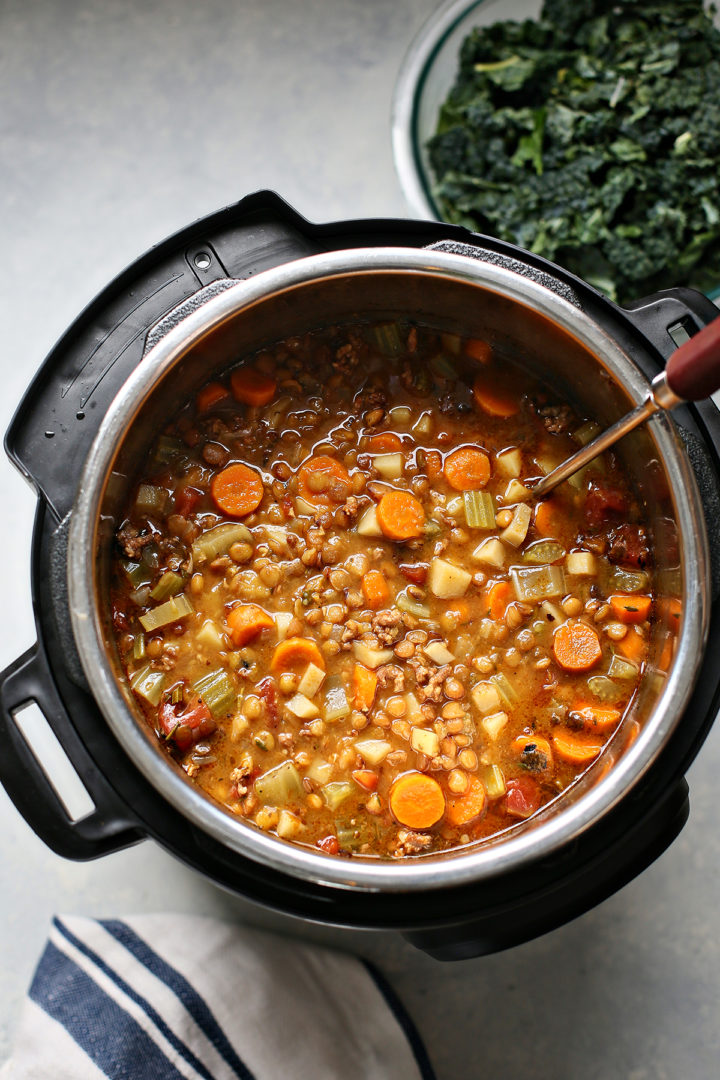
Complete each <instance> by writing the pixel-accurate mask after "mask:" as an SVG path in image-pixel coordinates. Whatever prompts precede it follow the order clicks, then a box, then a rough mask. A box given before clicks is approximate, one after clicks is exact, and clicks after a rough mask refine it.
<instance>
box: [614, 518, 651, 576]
mask: <svg viewBox="0 0 720 1080" xmlns="http://www.w3.org/2000/svg"><path fill="white" fill-rule="evenodd" d="M607 557H608V559H609V560H610V562H611V563H625V564H627V565H628V566H638V567H640V568H642V567H644V566H648V565H649V563H650V548H649V546H648V541H647V534H646V532H645V529H644V528H643V526H642V525H620V526H618V528H617V529H613V530H612V532H611V533H610V547H609V548H608V553H607Z"/></svg>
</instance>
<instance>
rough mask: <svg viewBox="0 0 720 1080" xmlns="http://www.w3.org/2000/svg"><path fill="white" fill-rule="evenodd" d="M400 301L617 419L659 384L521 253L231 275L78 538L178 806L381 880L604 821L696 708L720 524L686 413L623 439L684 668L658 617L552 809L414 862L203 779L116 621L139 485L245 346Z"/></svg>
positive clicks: (139, 399)
mask: <svg viewBox="0 0 720 1080" xmlns="http://www.w3.org/2000/svg"><path fill="white" fill-rule="evenodd" d="M398 314H407V315H408V316H410V317H412V318H416V319H418V320H420V321H422V322H425V323H429V324H431V325H434V326H436V327H438V328H439V329H446V330H453V329H457V330H460V331H461V332H463V333H465V334H474V335H482V336H486V337H488V338H489V339H490V340H491V341H493V342H494V344H495V345H496V347H497V349H498V351H499V352H500V353H501V354H503V353H504V354H505V355H507V356H509V357H512V358H513V359H515V360H517V361H518V362H519V363H521V364H523V365H525V366H526V367H527V369H528V370H530V371H532V372H534V373H537V374H540V375H541V376H543V377H545V378H547V379H548V380H549V381H550V382H551V383H552V384H553V386H554V387H555V389H556V390H557V392H558V394H559V395H567V396H568V398H569V399H570V400H571V401H573V402H574V404H575V405H576V406H577V407H578V409H579V410H580V411H581V412H585V413H586V414H588V415H591V416H594V417H596V418H597V419H598V420H599V421H600V422H601V423H608V422H610V421H612V420H614V419H617V418H618V417H619V416H620V415H621V414H622V413H623V412H625V411H627V410H628V409H629V408H630V407H631V406H632V405H635V404H637V403H638V402H639V401H640V400H641V399H642V398H643V396H644V394H645V392H646V390H647V386H648V383H647V380H646V378H645V377H644V375H643V374H642V373H641V372H640V371H639V369H638V368H637V367H636V366H635V364H634V363H633V362H632V360H631V359H630V358H629V357H628V356H627V355H626V354H625V353H624V352H623V351H622V350H621V349H620V347H619V346H618V344H617V342H616V341H615V340H614V339H613V338H612V337H611V336H610V335H609V334H608V332H607V331H606V330H605V329H604V328H603V327H602V326H601V325H599V324H598V323H597V322H595V321H593V320H591V319H590V318H589V317H588V316H587V315H586V314H585V313H584V312H583V311H582V310H580V308H578V307H576V306H574V304H573V303H572V302H570V301H569V300H567V299H564V298H562V297H561V296H559V295H557V294H556V293H555V292H553V291H551V289H550V288H547V287H545V286H544V285H543V284H541V283H538V282H537V281H535V280H532V279H529V278H528V277H526V276H524V275H523V274H521V273H516V272H515V271H514V270H512V269H506V268H505V267H502V266H497V265H493V264H489V263H482V262H477V261H475V260H473V259H470V258H466V257H464V256H462V255H458V254H447V253H444V252H438V251H430V250H416V249H405V248H371V249H354V250H352V251H340V252H333V253H328V254H322V255H317V256H312V257H309V258H306V259H300V260H298V261H295V262H292V263H287V264H285V265H283V266H281V267H279V268H276V269H273V270H269V271H266V272H265V273H262V274H259V275H257V276H256V277H254V278H250V279H248V280H246V281H242V282H238V283H237V284H234V285H232V286H230V287H229V288H227V289H226V291H224V292H222V293H221V294H220V295H216V296H214V297H213V298H211V299H210V300H209V301H208V302H207V303H206V304H204V305H203V306H202V307H200V308H199V309H197V310H195V311H194V312H193V313H192V314H190V315H189V316H188V317H187V318H185V319H184V320H183V321H182V322H181V323H180V324H179V325H177V326H175V328H174V329H171V330H170V331H169V332H168V333H167V335H166V336H164V337H162V338H161V339H160V340H159V341H158V342H157V344H155V345H154V347H153V348H152V349H151V350H150V351H149V352H148V353H147V355H146V356H145V358H144V359H143V361H142V362H141V364H140V365H139V366H138V367H137V369H136V370H135V372H134V373H133V375H132V376H131V378H129V379H128V380H127V382H126V383H125V384H124V386H123V387H122V389H121V391H120V393H119V394H118V395H117V397H116V398H115V399H114V401H113V402H112V404H111V406H110V408H109V410H108V412H107V415H106V417H105V419H104V421H103V423H102V425H101V427H100V429H99V431H98V434H97V437H96V438H95V441H94V443H93V445H92V448H91V451H90V453H89V455H88V458H87V460H86V463H85V467H84V470H83V473H82V477H81V481H80V485H79V489H78V494H77V498H76V503H75V508H74V510H73V515H72V522H71V527H70V537H69V554H68V579H69V580H68V584H69V596H70V610H71V620H72V629H73V633H74V636H75V640H76V644H77V647H78V651H79V654H80V658H81V661H82V664H83V668H84V670H85V674H86V677H87V680H88V683H89V685H90V688H91V691H92V693H93V695H94V697H95V699H96V701H97V703H98V705H99V707H100V709H101V711H102V713H103V716H104V718H105V720H106V721H107V723H108V725H109V726H110V728H111V730H112V732H113V733H114V735H115V736H116V737H117V739H118V740H119V742H120V743H121V744H122V746H123V747H124V749H125V752H126V753H127V754H128V756H129V757H130V759H131V760H132V761H133V762H134V763H135V765H136V766H137V768H138V769H139V770H140V771H141V772H142V774H143V775H144V776H145V777H146V779H147V780H148V781H149V782H150V783H151V784H152V785H153V786H154V787H155V788H156V789H157V790H158V791H159V792H160V793H161V795H162V796H164V798H165V799H166V800H167V803H168V813H172V812H175V813H179V814H182V815H183V816H184V817H185V818H186V819H189V820H190V821H191V822H192V823H193V824H194V825H195V826H196V827H197V828H198V829H200V830H202V831H203V832H204V833H206V834H208V835H210V836H212V837H214V838H215V839H216V840H217V841H219V842H221V843H222V844H223V845H225V846H226V848H228V849H230V850H232V851H236V852H238V853H240V854H242V855H243V856H246V857H248V858H250V859H253V860H255V861H257V862H260V863H264V864H267V865H269V866H271V867H273V868H274V869H276V870H279V871H282V872H285V873H287V874H290V875H294V876H296V877H298V878H303V879H307V880H310V881H313V882H316V883H320V884H327V885H333V886H335V887H342V888H347V889H356V890H372V891H378V890H379V891H409V890H426V889H435V888H444V887H449V886H456V885H461V884H466V883H469V882H478V883H479V882H482V881H487V880H489V879H490V878H491V877H493V876H495V875H498V874H501V873H503V872H505V871H508V870H510V869H513V870H516V869H518V868H520V867H523V866H529V865H530V863H532V862H533V861H534V860H535V859H538V858H541V857H545V856H549V855H551V854H553V853H555V852H556V851H558V850H559V849H560V848H561V847H563V845H565V844H567V843H568V842H569V841H570V840H572V839H573V838H575V837H576V836H578V835H579V834H580V833H582V832H583V831H584V830H586V829H588V828H590V827H591V826H592V825H594V824H596V823H597V822H599V821H600V819H601V818H602V817H603V815H604V814H606V813H607V812H608V811H609V810H610V809H611V808H612V807H613V806H615V805H616V804H617V802H618V801H619V800H620V799H621V798H622V796H623V795H625V794H626V793H627V792H628V790H629V789H630V788H631V787H632V786H633V785H634V784H636V783H637V782H638V780H639V779H640V777H642V776H643V774H644V773H645V772H646V771H647V769H648V768H650V766H651V765H652V763H653V761H654V760H655V759H656V757H657V756H658V754H659V753H660V752H661V750H662V749H663V747H664V746H665V744H666V742H667V740H668V739H669V737H670V735H671V733H672V732H673V730H674V728H675V726H676V725H677V724H678V723H680V722H681V720H682V715H683V710H684V708H685V705H686V703H687V701H688V699H689V696H690V693H691V690H692V687H693V684H694V681H695V678H696V675H697V672H698V669H699V667H700V663H701V660H702V655H703V651H704V647H705V641H706V636H707V628H708V612H709V570H708V567H709V559H708V546H707V536H706V531H705V524H704V517H703V511H702V506H701V503H700V497H699V494H698V490H697V486H696V483H695V478H694V475H693V473H692V470H691V467H690V464H689V461H688V459H687V457H686V455H685V452H684V450H683V448H682V445H681V443H680V441H679V439H678V437H677V435H676V431H675V428H674V425H673V424H672V422H671V421H670V420H669V419H668V418H667V417H665V416H660V417H656V418H655V419H653V420H652V421H651V422H650V424H649V425H647V428H646V429H645V430H643V431H638V432H636V433H634V434H633V435H632V436H630V437H628V438H627V439H626V440H625V441H624V443H623V444H622V447H621V451H620V452H621V454H622V455H623V457H624V462H625V466H626V468H627V470H628V472H629V474H630V476H631V478H632V480H633V482H634V484H635V486H636V488H637V490H638V491H639V492H640V494H641V496H642V498H643V499H644V501H645V504H646V507H647V513H648V516H649V518H650V522H651V524H652V526H653V531H654V535H655V537H656V550H655V556H656V563H657V581H658V587H659V589H660V590H662V589H663V588H667V590H668V592H670V591H672V590H673V589H674V588H678V590H679V591H680V593H681V595H682V596H683V597H684V598H685V604H684V610H683V615H682V620H681V626H680V630H679V633H678V641H677V644H676V649H675V655H674V659H673V662H672V665H671V667H670V669H669V671H668V672H667V673H664V672H662V671H660V670H658V669H656V668H654V667H653V663H652V660H653V656H655V655H657V654H658V651H659V650H660V649H661V648H662V645H663V640H662V636H663V634H667V633H668V632H669V631H667V629H666V628H663V626H662V625H661V624H658V626H657V627H656V629H655V631H654V640H653V643H652V646H651V653H650V662H649V670H648V673H647V675H646V677H645V679H644V681H643V685H642V687H641V690H640V691H639V693H638V694H637V695H636V698H635V699H634V701H633V703H632V705H631V707H630V709H629V712H628V715H627V716H626V718H625V719H624V721H623V724H622V725H621V727H620V728H619V729H618V731H617V732H616V734H615V735H614V736H613V738H612V740H611V742H610V744H609V746H608V747H607V748H606V750H605V751H604V752H603V754H602V755H601V756H600V758H599V759H598V760H597V761H596V762H595V763H594V764H593V766H592V767H591V768H590V769H589V771H588V772H587V773H586V774H585V775H584V776H583V777H582V778H581V780H580V781H579V782H578V783H576V784H575V785H573V787H572V788H570V789H569V790H568V791H566V792H564V793H563V795H562V796H560V797H559V798H558V799H557V800H555V801H554V802H553V803H552V804H550V806H549V807H546V808H545V809H544V810H543V811H542V812H541V813H539V814H538V815H536V816H535V817H534V818H532V819H530V820H529V821H527V822H524V823H521V824H518V825H517V826H515V827H514V828H512V829H511V830H509V831H508V832H506V833H504V834H503V835H502V836H501V837H500V838H496V839H494V840H490V841H485V842H482V843H479V844H477V845H474V846H472V847H470V848H464V849H462V850H457V851H454V852H448V853H444V854H441V855H429V856H418V857H414V858H411V859H405V860H384V859H379V858H364V857H357V856H355V857H353V858H352V859H349V858H346V857H340V856H331V855H326V854H324V853H322V852H320V851H318V850H315V849H310V848H304V847H301V846H298V845H296V844H293V843H289V842H287V841H283V840H280V839H278V838H277V837H274V836H271V835H269V834H266V833H264V832H262V831H261V830H260V829H257V828H256V827H254V826H253V825H252V824H250V823H247V822H245V821H244V820H242V819H239V818H238V817H236V816H235V815H233V814H232V813H231V812H230V811H227V810H225V809H223V807H222V806H220V805H219V804H217V803H215V802H214V801H213V800H212V799H210V798H209V797H207V796H205V795H204V794H203V793H202V792H201V790H200V789H199V788H197V787H196V786H195V785H194V784H193V783H192V782H191V781H190V780H188V779H187V777H186V775H185V773H184V772H183V771H182V770H181V769H180V768H179V767H178V766H176V765H175V763H174V762H173V761H171V760H170V759H169V758H168V756H167V755H166V753H165V752H164V751H163V750H162V749H161V748H160V747H159V746H158V744H157V740H156V738H155V735H154V733H152V732H151V731H150V730H149V729H148V726H147V724H146V722H145V720H144V719H143V717H142V715H141V713H140V711H139V709H138V708H137V706H136V704H135V702H134V700H133V695H132V693H131V691H130V690H129V687H128V685H127V683H126V680H125V679H124V676H123V675H122V673H121V668H120V664H119V659H118V656H117V653H116V650H115V647H114V644H113V641H112V635H111V633H110V632H109V628H108V613H109V603H108V567H109V561H110V557H111V551H112V544H113V533H114V530H115V528H116V524H117V515H118V513H119V512H120V509H121V507H122V505H123V503H124V501H125V499H126V494H127V491H128V488H129V486H130V485H131V484H132V483H133V481H134V480H135V478H136V477H137V475H138V473H139V471H140V470H141V468H142V463H143V461H144V460H145V457H146V455H147V451H148V449H149V446H150V445H151V443H152V442H153V440H154V439H155V437H156V435H157V433H158V431H159V430H160V429H161V427H162V426H163V425H164V424H165V423H166V422H167V419H168V418H169V417H171V416H172V414H173V411H174V410H175V408H176V407H179V406H180V404H181V403H182V402H183V401H185V400H186V399H187V396H188V395H189V394H190V393H191V392H192V391H193V390H194V389H196V388H197V387H198V386H199V385H200V384H202V383H203V382H204V381H205V380H206V379H208V378H210V377H212V376H213V375H214V374H215V373H217V372H220V371H221V370H222V369H223V368H225V367H227V366H229V365H230V364H232V363H234V362H236V361H237V360H238V358H239V357H240V356H242V355H243V354H244V353H247V352H252V351H254V350H256V349H258V348H260V347H263V346H266V345H268V344H270V343H272V342H274V341H277V340H280V339H282V338H284V337H286V336H289V335H292V334H297V333H300V332H303V331H305V330H307V329H310V328H313V327H317V326H323V325H328V324H333V323H338V322H344V321H347V320H351V319H358V318H359V319H363V318H370V319H374V318H382V317H387V316H397V315H398ZM638 719H639V720H640V730H639V733H638V731H637V727H638V725H637V721H638ZM610 764H612V765H613V767H612V768H609V765H610Z"/></svg>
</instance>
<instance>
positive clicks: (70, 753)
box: [0, 644, 143, 860]
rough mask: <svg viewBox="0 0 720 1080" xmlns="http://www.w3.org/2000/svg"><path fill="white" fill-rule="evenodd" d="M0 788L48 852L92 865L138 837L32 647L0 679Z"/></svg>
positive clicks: (136, 827)
mask: <svg viewBox="0 0 720 1080" xmlns="http://www.w3.org/2000/svg"><path fill="white" fill-rule="evenodd" d="M0 743H1V745H2V751H1V752H0V782H1V783H2V785H3V787H4V788H5V790H6V791H7V793H8V795H9V796H10V798H11V799H12V801H13V802H14V804H15V806H16V807H17V809H18V810H19V811H20V813H21V814H22V816H23V817H24V818H25V820H26V821H27V823H28V825H29V826H30V828H31V829H32V830H33V831H34V832H35V833H36V834H37V835H38V836H39V837H40V839H41V840H43V842H44V843H45V844H47V846H48V847H50V848H52V850H53V851H54V852H56V854H58V855H62V856H63V857H64V858H67V859H77V860H84V859H94V858H97V857H98V856H100V855H107V854H109V853H110V852H112V851H118V850H119V849H121V848H124V847H127V846H128V845H129V844H133V843H135V842H136V841H138V840H140V839H142V838H143V834H142V832H141V830H140V828H139V823H138V822H137V820H134V819H133V818H132V817H131V815H130V814H129V813H128V810H127V808H126V807H125V806H124V805H123V804H122V802H121V801H120V800H119V799H118V798H117V797H116V796H115V795H114V793H113V792H112V790H111V789H110V787H109V786H108V784H107V783H106V781H105V780H104V779H103V778H102V777H101V775H100V774H99V773H98V771H97V768H96V767H95V764H94V763H93V761H92V759H91V757H90V755H89V753H88V751H87V750H86V748H85V746H84V745H83V743H82V741H81V740H80V738H79V736H78V734H77V732H76V731H75V729H74V728H73V726H72V724H71V723H70V720H69V718H68V716H67V714H66V712H65V710H64V708H63V705H62V702H61V701H60V699H59V697H58V694H57V691H56V689H55V685H54V682H53V680H52V677H51V675H50V672H49V671H48V668H47V664H46V661H45V657H44V655H43V653H42V651H41V648H40V646H39V645H38V644H36V645H33V646H32V648H30V649H28V651H27V652H26V653H24V654H23V655H22V656H20V657H19V658H18V659H17V660H16V661H15V662H14V663H13V664H11V665H10V666H9V667H8V668H6V669H5V671H3V672H2V673H1V674H0Z"/></svg>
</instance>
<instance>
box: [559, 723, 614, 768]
mask: <svg viewBox="0 0 720 1080" xmlns="http://www.w3.org/2000/svg"><path fill="white" fill-rule="evenodd" d="M552 744H553V749H554V750H555V753H556V754H557V756H558V757H559V758H562V759H563V761H569V762H570V764H571V765H587V764H588V762H590V761H593V760H594V759H595V758H596V757H597V756H598V754H599V753H600V751H601V750H602V748H603V744H602V743H599V742H596V741H590V740H589V739H587V738H583V736H581V735H572V734H570V732H567V731H564V732H563V733H562V734H559V733H556V734H555V735H553V737H552Z"/></svg>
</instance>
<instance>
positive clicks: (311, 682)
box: [298, 663, 325, 698]
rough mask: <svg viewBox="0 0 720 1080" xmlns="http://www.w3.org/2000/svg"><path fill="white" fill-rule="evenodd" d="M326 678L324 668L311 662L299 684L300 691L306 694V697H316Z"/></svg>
mask: <svg viewBox="0 0 720 1080" xmlns="http://www.w3.org/2000/svg"><path fill="white" fill-rule="evenodd" d="M324 680H325V672H324V671H323V669H322V668H319V667H318V666H317V664H313V663H310V664H308V666H307V667H306V668H305V672H304V674H303V677H302V679H301V680H300V685H299V686H298V692H299V693H301V694H304V695H305V697H308V698H312V697H315V695H316V694H317V692H318V690H319V689H320V687H321V686H322V684H323V682H324Z"/></svg>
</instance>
